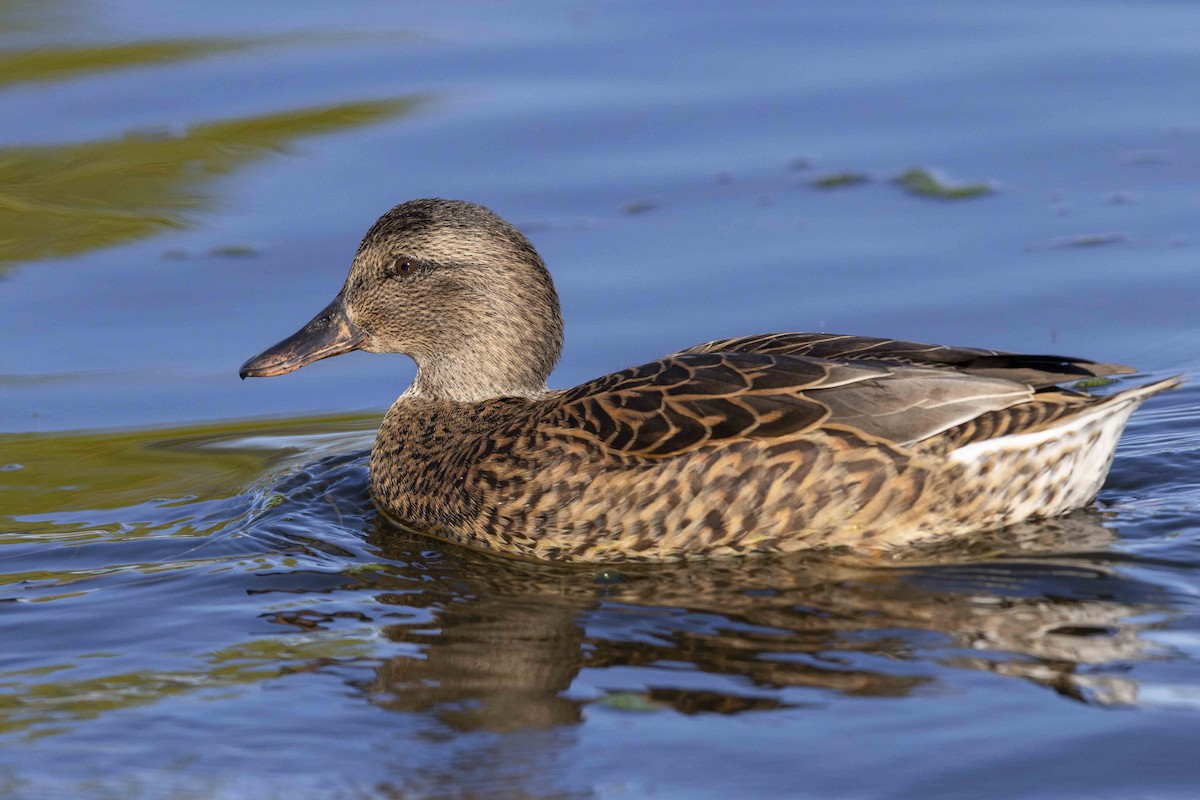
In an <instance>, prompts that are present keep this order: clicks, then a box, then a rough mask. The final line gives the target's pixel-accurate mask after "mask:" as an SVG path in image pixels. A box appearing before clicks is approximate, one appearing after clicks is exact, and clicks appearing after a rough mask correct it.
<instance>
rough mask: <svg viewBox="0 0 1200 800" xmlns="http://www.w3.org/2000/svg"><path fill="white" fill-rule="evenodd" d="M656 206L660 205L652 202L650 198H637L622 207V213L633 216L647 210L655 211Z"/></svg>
mask: <svg viewBox="0 0 1200 800" xmlns="http://www.w3.org/2000/svg"><path fill="white" fill-rule="evenodd" d="M656 208H658V205H657V204H656V203H651V202H650V201H649V200H635V201H633V202H632V203H627V204H626V205H625V207H624V208H622V209H621V213H622V214H628V215H630V216H633V215H635V214H645V213H646V212H647V211H653V210H654V209H656Z"/></svg>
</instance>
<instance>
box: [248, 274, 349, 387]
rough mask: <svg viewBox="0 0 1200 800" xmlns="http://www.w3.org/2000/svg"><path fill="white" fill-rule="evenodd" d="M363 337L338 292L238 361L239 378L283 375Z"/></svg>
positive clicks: (344, 350)
mask: <svg viewBox="0 0 1200 800" xmlns="http://www.w3.org/2000/svg"><path fill="white" fill-rule="evenodd" d="M366 338H367V335H366V333H364V332H363V331H362V329H361V328H359V327H357V326H356V325H355V324H354V323H353V322H351V321H350V317H349V316H347V314H346V301H345V299H343V297H342V295H341V294H339V295H338V296H337V297H335V298H334V299H333V302H332V303H330V304H329V305H327V306H326V307H325V310H323V311H322V312H321V313H320V314H317V315H316V316H315V317H313V318H312V322H309V323H308V324H307V325H305V326H304V327H303V328H301V329H300V330H298V331H296V332H295V333H293V334H292V335H291V336H289V337H288V338H286V339H284V340H283V341H282V342H280V343H279V344H277V345H274V346H273V347H269V348H267V349H266V350H264V351H263V352H261V353H259V354H258V355H256V356H255V357H254V358H252V359H250V360H249V361H247V362H246V363H245V364H242V368H241V370H239V371H238V374H239V375H241V376H242V378H243V379H245V378H269V377H271V376H273V375H283V374H285V373H288V372H291V371H292V370H296V369H300V368H301V367H303V366H304V365H305V364H311V363H312V362H314V361H319V360H321V359H322V358H329V357H330V356H337V355H341V354H342V353H349V352H350V351H351V350H357V349H358V348H359V347H360V346H361V345H362V343H363V340H365V339H366Z"/></svg>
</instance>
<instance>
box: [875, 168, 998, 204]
mask: <svg viewBox="0 0 1200 800" xmlns="http://www.w3.org/2000/svg"><path fill="white" fill-rule="evenodd" d="M895 183H896V184H897V185H899V186H900V187H901V188H902V189H904V190H905V191H906V192H908V193H909V194H914V195H917V196H918V197H933V198H936V199H938V200H968V199H970V198H973V197H983V196H984V195H988V194H992V193H993V192H995V191H996V190H995V189H994V188H992V187H991V186H990V185H988V184H986V183H961V184H953V183H950V182H948V181H945V180H943V179H942V178H941V177H939V176H938V175H937V174H935V173H934V172H931V171H930V170H927V169H921V168H919V167H914V168H913V169H910V170H907V171H906V172H904V173H901V175H900V176H899V177H897V178H896V179H895Z"/></svg>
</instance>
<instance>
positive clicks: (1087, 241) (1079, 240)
mask: <svg viewBox="0 0 1200 800" xmlns="http://www.w3.org/2000/svg"><path fill="white" fill-rule="evenodd" d="M1127 241H1129V235H1128V234H1125V233H1083V234H1080V235H1078V236H1068V237H1066V238H1064V239H1055V240H1054V241H1052V242H1050V247H1054V248H1063V247H1102V246H1104V245H1106V244H1121V243H1123V242H1127Z"/></svg>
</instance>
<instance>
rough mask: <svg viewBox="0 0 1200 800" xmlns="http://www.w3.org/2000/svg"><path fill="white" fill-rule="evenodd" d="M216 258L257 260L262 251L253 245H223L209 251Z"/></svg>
mask: <svg viewBox="0 0 1200 800" xmlns="http://www.w3.org/2000/svg"><path fill="white" fill-rule="evenodd" d="M208 254H209V255H210V256H212V257H214V258H257V257H258V256H260V255H262V251H261V250H259V249H258V248H257V247H255V246H254V245H251V244H223V245H219V246H217V247H213V248H211V249H209V251H208Z"/></svg>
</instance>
